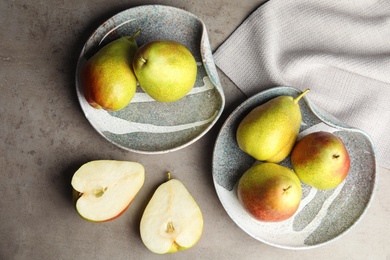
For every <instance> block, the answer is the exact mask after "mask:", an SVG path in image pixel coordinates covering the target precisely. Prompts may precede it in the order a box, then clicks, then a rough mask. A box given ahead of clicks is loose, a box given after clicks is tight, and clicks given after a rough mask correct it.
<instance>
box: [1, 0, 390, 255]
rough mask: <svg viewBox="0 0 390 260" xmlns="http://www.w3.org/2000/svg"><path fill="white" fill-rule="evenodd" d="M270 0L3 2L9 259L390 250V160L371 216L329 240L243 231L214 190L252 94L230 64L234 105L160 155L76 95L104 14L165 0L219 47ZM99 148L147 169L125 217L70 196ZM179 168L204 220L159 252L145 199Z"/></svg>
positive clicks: (102, 154)
mask: <svg viewBox="0 0 390 260" xmlns="http://www.w3.org/2000/svg"><path fill="white" fill-rule="evenodd" d="M263 2H264V1H263V0H257V1H245V0H244V1H233V0H215V1H206V0H200V1H189V0H185V1H179V0H171V1H158V0H157V1H148V0H146V1H140V0H137V1H118V0H114V1H101V0H95V1H74V0H70V1H58V0H55V1H22V0H16V1H11V0H5V1H1V2H0V24H1V25H0V26H1V30H0V39H1V40H0V68H1V69H0V90H1V92H0V93H1V95H0V122H1V123H0V142H1V144H0V169H1V171H0V194H1V200H0V259H5V260H8V259H184V258H186V259H291V260H292V259H318V260H319V259H390V248H389V247H388V242H389V234H390V227H389V225H388V215H389V212H390V203H389V202H390V190H389V189H388V188H387V184H388V183H390V170H389V169H384V168H379V172H378V176H379V181H378V186H377V190H376V195H375V198H374V200H373V203H372V205H371V207H370V208H369V209H368V211H367V214H366V215H365V216H364V217H363V219H362V220H361V222H360V223H359V224H358V225H357V226H356V227H354V228H353V229H352V230H351V231H350V232H348V233H347V234H346V235H345V236H343V237H341V238H340V239H338V240H336V241H334V242H333V243H331V244H328V245H326V246H323V247H319V248H316V249H310V250H304V251H292V250H285V249H279V248H275V247H271V246H269V245H266V244H264V243H261V242H259V241H257V240H255V239H253V238H252V237H250V236H249V235H247V234H246V233H245V232H243V231H242V230H241V229H240V228H239V227H238V226H237V225H236V224H235V223H234V222H233V221H232V220H231V219H230V218H229V216H228V215H227V213H226V211H225V210H224V208H223V207H222V205H221V203H220V202H219V199H218V197H217V194H216V192H215V189H214V186H213V181H212V175H211V161H212V159H211V158H212V151H213V144H214V142H215V139H216V135H217V133H218V130H219V128H220V127H221V125H222V123H223V121H224V120H225V119H226V117H227V116H228V115H229V114H230V113H231V112H232V111H233V109H234V108H235V107H236V106H237V105H239V104H240V103H241V102H242V101H244V100H245V99H246V97H245V96H244V95H242V94H241V92H240V91H239V90H238V89H237V88H236V86H235V85H234V84H233V83H232V82H231V81H230V80H229V79H228V78H227V77H226V76H224V75H223V74H222V73H221V72H220V78H221V82H222V85H223V88H224V91H225V95H226V107H225V111H224V113H223V115H222V117H221V118H220V120H219V121H218V122H217V124H216V125H215V127H213V128H212V129H211V131H209V132H208V133H207V134H206V135H205V136H203V137H202V138H201V139H200V140H198V141H197V142H195V143H194V144H192V145H191V146H189V147H187V148H184V149H181V150H179V151H176V152H172V153H168V154H161V155H142V154H136V153H131V152H127V151H124V150H122V149H120V148H118V147H116V146H114V145H113V144H111V143H109V142H107V141H106V140H105V139H104V138H102V137H101V136H100V135H99V134H98V133H97V132H96V131H95V130H94V129H93V128H92V127H91V125H90V124H89V122H88V121H87V120H86V118H85V116H84V114H83V112H82V110H81V109H80V105H79V103H78V100H77V96H76V91H75V80H74V72H75V67H76V63H77V58H78V55H79V53H80V51H81V48H82V46H83V44H84V42H85V41H86V39H87V37H88V36H89V35H90V34H91V33H92V32H93V30H94V29H96V28H97V27H98V26H99V25H100V24H101V23H102V22H103V21H105V20H106V19H108V18H110V17H111V16H113V15H114V14H116V13H118V12H120V11H123V10H125V9H127V8H130V7H134V6H138V5H141V4H166V5H171V6H175V7H179V8H182V9H184V10H187V11H189V12H192V13H194V14H196V15H197V16H198V17H199V18H201V19H202V20H203V21H204V22H205V24H206V26H207V28H208V34H209V38H210V42H211V47H212V49H213V51H214V50H215V49H216V48H218V46H219V45H220V44H221V43H222V42H223V41H224V40H225V39H226V38H227V37H228V36H229V35H230V34H231V33H232V32H233V31H234V29H235V28H236V27H237V26H238V25H239V24H240V23H241V22H242V21H243V20H245V18H246V17H247V16H248V15H249V14H250V13H251V12H252V11H254V10H255V9H256V8H257V7H258V6H259V5H260V4H262V3H263ZM95 159H116V160H131V161H138V162H140V163H142V164H143V165H144V166H145V168H146V169H147V176H146V181H145V184H144V187H143V188H142V189H141V191H140V193H139V194H138V196H137V197H136V199H135V200H134V202H133V204H132V205H131V207H130V208H129V209H128V211H127V212H126V213H125V214H124V215H123V216H121V217H120V218H119V219H117V220H115V221H112V222H108V223H103V224H95V223H89V222H86V221H84V220H83V219H81V218H80V217H79V216H78V215H77V213H76V211H75V210H74V208H73V205H72V202H71V198H70V186H69V183H70V179H71V176H72V173H73V172H74V171H75V170H76V169H77V168H78V167H79V166H80V165H81V164H83V163H85V162H87V161H90V160H95ZM167 170H169V171H171V172H172V174H173V175H174V176H176V177H177V178H179V179H180V180H181V181H182V182H183V183H185V184H186V186H187V187H188V189H189V190H190V192H191V193H192V194H193V196H194V197H195V198H196V200H197V202H198V204H199V206H200V207H201V209H202V211H203V214H204V220H205V226H204V232H203V235H202V237H201V240H200V241H199V242H198V244H197V245H196V246H195V247H194V248H192V249H191V250H188V251H185V252H181V253H178V254H175V255H168V256H158V255H155V254H153V253H151V252H149V251H148V250H147V249H146V247H145V246H144V245H143V244H142V241H141V239H140V237H139V221H140V218H141V215H142V211H143V209H144V207H145V206H146V202H147V200H148V199H149V198H150V197H151V195H152V193H153V191H154V190H155V188H156V187H157V186H158V185H159V184H160V183H161V182H162V181H163V180H164V178H165V172H166V171H167Z"/></svg>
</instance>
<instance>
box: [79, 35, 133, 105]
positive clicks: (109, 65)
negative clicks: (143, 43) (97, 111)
mask: <svg viewBox="0 0 390 260" xmlns="http://www.w3.org/2000/svg"><path fill="white" fill-rule="evenodd" d="M138 34H139V31H138V32H137V33H136V34H135V35H133V36H123V37H121V38H119V39H117V40H115V41H113V42H111V43H109V44H107V45H106V46H104V47H103V48H102V49H100V50H99V51H98V52H97V53H96V54H95V55H94V56H92V57H91V58H90V59H89V60H88V61H87V63H86V65H85V67H84V69H83V70H82V72H81V82H82V86H83V90H84V95H85V98H86V100H87V101H88V103H89V104H90V105H91V106H93V107H95V108H103V109H106V110H110V111H117V110H120V109H123V108H124V107H126V106H127V105H128V104H129V103H130V101H131V100H132V99H133V97H134V94H135V90H136V87H137V79H136V77H135V75H134V72H133V67H132V61H133V57H134V54H135V52H136V50H137V48H138V46H137V43H136V41H135V37H136V36H137V35H138Z"/></svg>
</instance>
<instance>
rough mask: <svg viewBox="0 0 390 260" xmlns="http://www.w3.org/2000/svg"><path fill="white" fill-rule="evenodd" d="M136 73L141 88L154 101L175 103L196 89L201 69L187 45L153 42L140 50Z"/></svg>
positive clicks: (137, 57)
mask: <svg viewBox="0 0 390 260" xmlns="http://www.w3.org/2000/svg"><path fill="white" fill-rule="evenodd" d="M133 69H134V73H135V75H136V77H137V80H138V82H139V84H140V86H141V88H142V89H143V90H144V91H145V92H146V93H147V94H148V95H149V96H151V97H152V98H153V99H154V100H156V101H159V102H175V101H177V100H179V99H181V98H183V97H184V96H185V95H186V94H187V93H188V92H189V91H190V90H191V89H192V88H193V87H194V85H195V82H196V75H197V71H198V66H197V64H196V60H195V58H194V56H193V55H192V53H191V52H190V50H189V49H187V47H186V46H184V45H183V44H181V43H179V42H175V41H152V42H148V43H146V44H144V45H142V46H141V47H140V48H139V49H138V50H137V52H136V54H135V57H134V60H133Z"/></svg>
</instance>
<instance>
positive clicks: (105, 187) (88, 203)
mask: <svg viewBox="0 0 390 260" xmlns="http://www.w3.org/2000/svg"><path fill="white" fill-rule="evenodd" d="M144 180H145V169H144V167H143V166H142V165H141V164H140V163H137V162H128V161H114V160H98V161H92V162H88V163H86V164H84V165H82V166H81V167H80V168H79V169H78V170H77V171H76V172H75V174H74V175H73V178H72V182H71V184H72V187H73V189H74V190H76V191H77V192H78V193H79V196H80V198H78V200H77V202H76V209H77V212H78V213H79V214H80V216H81V217H83V218H84V219H86V220H89V221H93V222H101V221H108V220H111V219H114V218H116V217H118V216H119V215H120V214H122V213H123V212H124V211H125V210H126V209H127V207H128V206H129V205H130V203H131V202H132V201H133V199H134V197H135V196H136V194H137V193H138V191H139V190H140V189H141V187H142V185H143V183H144Z"/></svg>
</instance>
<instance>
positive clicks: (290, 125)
mask: <svg viewBox="0 0 390 260" xmlns="http://www.w3.org/2000/svg"><path fill="white" fill-rule="evenodd" d="M308 91H309V90H308V89H307V90H305V91H304V92H302V93H301V94H300V95H299V96H298V97H296V98H293V97H291V96H278V97H276V98H273V99H271V100H269V101H267V102H266V103H264V104H262V105H260V106H257V107H256V108H254V109H253V110H252V111H250V112H249V114H248V115H246V116H245V117H244V119H243V120H242V121H241V122H240V124H239V126H238V128H237V132H236V139H237V143H238V146H239V147H240V149H241V150H243V151H244V152H246V153H247V154H249V155H251V156H252V157H254V158H255V159H257V160H259V161H267V162H275V163H277V162H280V161H282V160H283V159H285V158H286V157H287V156H288V155H289V153H290V152H291V150H292V148H293V146H294V143H295V141H296V139H297V137H298V133H299V129H300V126H301V121H302V115H301V111H300V108H299V104H298V101H299V100H300V99H301V97H303V96H304V95H305V94H306V93H307V92H308Z"/></svg>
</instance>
